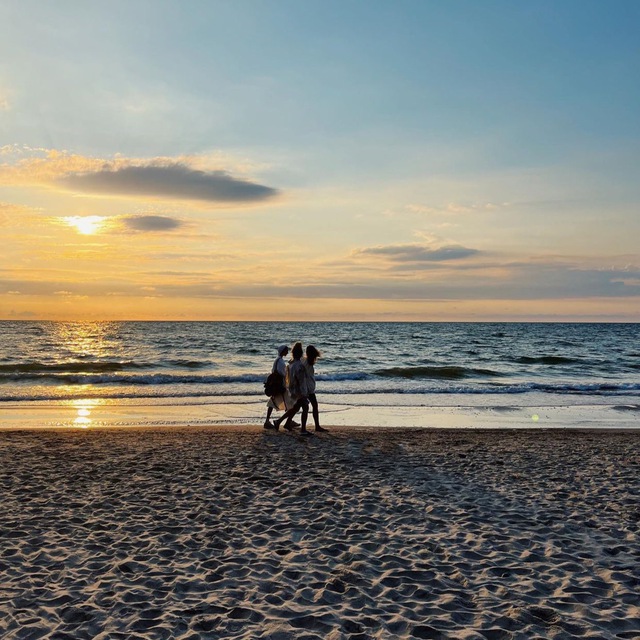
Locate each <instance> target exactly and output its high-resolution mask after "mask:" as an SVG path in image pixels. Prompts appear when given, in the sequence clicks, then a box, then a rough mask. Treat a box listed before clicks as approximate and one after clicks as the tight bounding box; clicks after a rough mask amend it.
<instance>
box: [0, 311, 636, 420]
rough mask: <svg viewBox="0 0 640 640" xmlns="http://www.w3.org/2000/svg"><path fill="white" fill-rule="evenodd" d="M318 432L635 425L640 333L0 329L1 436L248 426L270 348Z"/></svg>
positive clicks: (95, 326) (368, 327)
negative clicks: (293, 366)
mask: <svg viewBox="0 0 640 640" xmlns="http://www.w3.org/2000/svg"><path fill="white" fill-rule="evenodd" d="M297 340H299V341H301V342H302V343H303V345H304V346H306V345H307V344H314V345H315V346H316V347H318V348H319V349H320V351H321V352H322V357H321V358H320V360H319V361H318V363H317V365H316V379H317V395H318V399H319V402H320V407H321V412H322V416H323V420H324V423H325V424H326V425H331V424H337V425H353V426H358V425H362V426H365V425H366V426H429V427H433V426H436V427H437V426H452V427H459V426H466V427H474V426H513V427H523V426H528V427H543V426H547V427H578V426H583V427H602V428H606V427H621V428H630V427H636V426H640V424H639V421H640V324H568V323H567V324H565V323H550V324H549V323H392V322H389V323H376V322H27V321H20V322H13V321H4V322H0V415H1V419H0V427H4V428H7V427H13V426H30V427H37V426H81V427H82V426H84V427H101V426H153V425H173V424H202V425H206V424H259V423H261V421H262V420H263V419H264V411H265V401H266V397H265V396H264V393H263V382H264V379H265V377H266V375H267V374H268V373H269V371H270V370H271V366H272V363H273V360H274V358H275V357H276V355H277V353H276V350H277V347H278V345H280V344H289V345H292V344H293V343H294V342H295V341H297Z"/></svg>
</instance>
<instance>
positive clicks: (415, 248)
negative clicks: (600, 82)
mask: <svg viewBox="0 0 640 640" xmlns="http://www.w3.org/2000/svg"><path fill="white" fill-rule="evenodd" d="M358 253H360V254H364V255H372V256H382V257H385V258H387V259H388V260H390V261H392V262H444V261H446V260H462V259H464V258H470V257H471V256H475V255H477V254H478V253H480V252H479V251H478V250H477V249H470V248H468V247H462V246H460V245H450V246H446V247H440V248H438V249H432V248H430V247H425V246H422V245H417V244H404V245H388V246H384V247H369V248H367V249H361V250H360V251H359V252H358Z"/></svg>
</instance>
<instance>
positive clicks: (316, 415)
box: [302, 344, 329, 432]
mask: <svg viewBox="0 0 640 640" xmlns="http://www.w3.org/2000/svg"><path fill="white" fill-rule="evenodd" d="M306 354H307V356H306V357H305V358H302V364H303V365H304V371H305V375H306V376H307V391H308V394H309V395H308V396H307V397H308V398H309V402H310V403H311V409H312V412H313V422H314V423H315V425H316V431H324V432H326V431H329V429H325V428H324V427H321V426H320V412H319V411H318V400H317V398H316V374H315V370H314V368H313V365H314V364H315V363H316V360H317V359H318V358H319V357H320V355H321V354H320V352H319V351H318V350H317V349H316V348H315V347H314V346H313V345H312V344H310V345H308V346H307V349H306Z"/></svg>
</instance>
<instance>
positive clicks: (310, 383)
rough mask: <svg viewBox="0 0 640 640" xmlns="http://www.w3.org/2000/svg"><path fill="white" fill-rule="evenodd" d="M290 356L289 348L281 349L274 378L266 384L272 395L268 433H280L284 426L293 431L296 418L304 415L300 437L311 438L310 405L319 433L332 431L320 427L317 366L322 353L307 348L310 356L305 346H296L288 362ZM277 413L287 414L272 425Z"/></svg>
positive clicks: (266, 388)
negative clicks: (273, 415) (309, 427)
mask: <svg viewBox="0 0 640 640" xmlns="http://www.w3.org/2000/svg"><path fill="white" fill-rule="evenodd" d="M288 353H289V347H288V346H287V345H286V344H283V345H280V346H279V347H278V357H277V358H276V359H275V361H274V363H273V367H272V369H271V375H270V376H269V378H267V383H265V392H267V395H269V396H270V397H269V401H268V402H267V418H266V420H265V421H264V428H265V429H274V430H275V431H277V430H278V429H280V425H281V424H282V423H283V422H284V428H285V429H286V430H287V431H293V429H294V426H297V424H296V423H295V422H294V420H293V418H294V416H295V415H296V414H297V413H298V411H301V412H302V413H301V418H300V433H301V434H302V435H308V433H309V431H308V430H307V418H308V416H309V404H311V410H312V414H313V421H314V423H315V430H316V431H328V429H325V428H324V427H321V426H320V413H319V411H318V400H317V398H316V378H315V371H314V365H315V363H316V361H317V359H318V358H319V357H320V352H319V351H318V350H317V349H316V348H315V347H314V346H313V345H312V344H310V345H309V346H308V347H307V348H306V355H305V352H304V351H303V349H302V343H301V342H296V343H295V344H294V345H293V347H292V349H291V359H290V360H289V362H285V357H286V356H287V354H288ZM273 411H284V413H283V414H282V416H280V417H279V418H278V419H277V420H274V421H273V422H271V414H272V413H273Z"/></svg>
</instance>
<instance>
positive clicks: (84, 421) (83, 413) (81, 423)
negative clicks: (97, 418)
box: [67, 398, 104, 429]
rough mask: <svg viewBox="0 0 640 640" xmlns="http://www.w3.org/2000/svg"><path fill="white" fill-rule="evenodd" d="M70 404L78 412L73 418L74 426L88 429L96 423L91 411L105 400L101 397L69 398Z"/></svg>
mask: <svg viewBox="0 0 640 640" xmlns="http://www.w3.org/2000/svg"><path fill="white" fill-rule="evenodd" d="M67 402H68V403H69V406H70V407H71V409H72V410H74V411H75V412H76V416H75V418H74V419H73V426H74V427H80V428H81V429H88V428H89V427H91V426H93V425H94V420H93V419H92V418H91V411H92V410H93V409H94V408H95V407H97V406H98V405H101V404H103V403H104V400H102V399H100V398H85V399H82V400H68V401H67Z"/></svg>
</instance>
